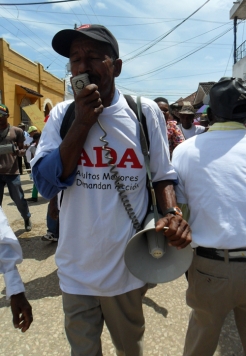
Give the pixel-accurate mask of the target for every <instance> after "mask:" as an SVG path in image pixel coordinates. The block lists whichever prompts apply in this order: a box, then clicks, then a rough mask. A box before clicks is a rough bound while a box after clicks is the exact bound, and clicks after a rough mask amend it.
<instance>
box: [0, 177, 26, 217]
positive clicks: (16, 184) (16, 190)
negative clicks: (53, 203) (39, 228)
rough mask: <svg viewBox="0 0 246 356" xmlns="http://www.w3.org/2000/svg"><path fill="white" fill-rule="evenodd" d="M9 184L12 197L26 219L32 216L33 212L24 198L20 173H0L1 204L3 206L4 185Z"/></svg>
mask: <svg viewBox="0 0 246 356" xmlns="http://www.w3.org/2000/svg"><path fill="white" fill-rule="evenodd" d="M5 185H7V187H8V190H9V195H10V198H11V199H12V200H13V202H14V203H15V204H16V206H17V209H18V210H19V212H20V214H21V216H22V217H23V219H24V220H27V219H28V218H30V216H31V214H30V212H29V208H28V205H27V201H26V199H25V198H24V192H23V190H22V187H21V180H20V175H19V174H0V205H1V206H2V201H3V192H4V186H5Z"/></svg>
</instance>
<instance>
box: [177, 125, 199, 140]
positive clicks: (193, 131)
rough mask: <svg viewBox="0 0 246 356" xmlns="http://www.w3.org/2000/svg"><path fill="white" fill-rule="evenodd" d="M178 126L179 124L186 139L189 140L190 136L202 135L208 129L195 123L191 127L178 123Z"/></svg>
mask: <svg viewBox="0 0 246 356" xmlns="http://www.w3.org/2000/svg"><path fill="white" fill-rule="evenodd" d="M178 126H179V128H180V130H181V131H182V133H183V135H184V137H185V139H186V140H188V138H191V137H193V136H196V135H200V134H201V133H203V132H204V131H205V129H206V128H205V127H204V126H201V125H194V124H192V125H191V127H190V128H189V129H185V128H184V127H183V126H182V125H178Z"/></svg>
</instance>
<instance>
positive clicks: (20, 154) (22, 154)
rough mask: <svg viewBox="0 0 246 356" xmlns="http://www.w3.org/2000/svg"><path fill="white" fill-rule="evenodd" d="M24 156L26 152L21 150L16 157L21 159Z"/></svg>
mask: <svg viewBox="0 0 246 356" xmlns="http://www.w3.org/2000/svg"><path fill="white" fill-rule="evenodd" d="M25 154H26V150H25V149H23V148H22V149H21V150H18V153H17V156H19V157H23V156H25Z"/></svg>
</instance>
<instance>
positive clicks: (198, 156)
mask: <svg viewBox="0 0 246 356" xmlns="http://www.w3.org/2000/svg"><path fill="white" fill-rule="evenodd" d="M245 147H246V131H245V130H231V131H212V132H209V131H208V132H206V135H199V136H195V137H192V138H190V139H189V140H187V141H185V142H183V143H182V145H179V146H178V147H177V148H176V149H175V151H174V153H173V158H172V163H173V166H174V168H175V170H176V171H177V173H178V177H179V184H178V185H177V186H176V187H175V189H176V196H177V201H178V203H182V204H188V206H189V209H190V219H189V224H190V226H191V230H192V240H193V246H197V245H198V246H203V247H211V248H218V249H236V248H244V247H246V209H245V204H246V183H245V182H246V150H245Z"/></svg>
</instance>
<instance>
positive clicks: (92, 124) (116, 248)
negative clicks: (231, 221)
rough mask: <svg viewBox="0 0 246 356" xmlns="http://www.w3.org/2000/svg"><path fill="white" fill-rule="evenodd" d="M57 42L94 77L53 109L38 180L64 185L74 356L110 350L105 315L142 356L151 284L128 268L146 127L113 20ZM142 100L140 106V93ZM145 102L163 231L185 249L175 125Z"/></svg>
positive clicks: (144, 200) (63, 279) (76, 67)
mask: <svg viewBox="0 0 246 356" xmlns="http://www.w3.org/2000/svg"><path fill="white" fill-rule="evenodd" d="M52 46H53V48H54V50H55V51H56V52H58V53H59V54H61V55H62V56H65V57H67V58H69V60H70V64H71V73H72V78H74V77H77V76H80V80H82V79H83V80H84V79H86V85H83V86H81V87H77V88H74V101H65V102H63V103H60V104H58V105H57V106H56V107H54V108H53V109H52V110H51V112H50V117H49V120H48V122H47V124H46V126H45V128H44V130H43V132H42V135H41V138H40V142H39V146H38V149H37V152H36V156H35V158H34V159H33V160H32V161H31V165H32V172H33V177H34V181H35V185H36V186H37V188H38V191H39V192H40V193H41V194H42V195H43V196H44V197H45V198H47V199H50V198H52V197H53V196H55V195H56V194H57V193H59V192H60V191H63V194H62V204H61V207H60V230H59V231H60V237H59V243H58V247H57V251H56V263H57V265H58V276H59V279H60V286H61V289H62V292H63V309H64V312H65V329H66V334H67V337H68V340H69V343H70V345H71V349H72V355H73V356H79V355H83V356H101V355H102V347H101V333H102V329H103V324H104V321H105V323H106V325H107V327H108V329H109V331H110V334H111V337H112V341H113V343H114V345H115V348H116V353H117V355H124V356H141V355H143V334H144V329H145V326H144V316H143V310H142V297H143V295H144V294H145V292H146V290H147V287H146V283H145V282H144V281H142V280H141V279H139V278H137V277H135V276H134V275H133V274H132V273H131V272H130V271H129V270H128V268H127V267H126V264H125V260H124V252H125V248H126V245H127V243H128V241H129V240H130V239H131V238H132V237H133V236H134V234H136V228H135V223H134V224H133V221H132V219H131V218H130V216H131V217H132V218H133V219H134V221H136V220H137V221H138V222H139V223H140V224H141V223H142V221H143V219H144V217H145V214H146V211H147V207H148V191H147V187H146V168H145V162H144V156H143V153H142V150H141V144H140V125H139V123H138V120H137V117H136V115H135V113H134V111H133V109H131V108H130V107H129V105H128V102H127V100H126V98H125V97H124V95H123V94H122V93H121V92H120V91H119V90H118V89H117V88H116V87H115V78H116V77H118V76H119V75H120V73H121V67H122V61H121V59H120V58H119V47H118V43H117V40H116V39H115V37H114V36H113V34H112V33H111V32H110V31H109V30H108V29H107V28H105V27H104V26H101V25H83V26H80V27H79V28H77V29H75V30H72V29H68V30H62V31H60V32H58V33H57V34H56V35H55V36H54V38H53V41H52ZM81 75H83V77H82V79H81ZM71 82H72V83H76V82H77V79H75V80H74V79H72V81H71ZM132 101H133V103H134V105H135V106H136V98H132ZM141 101H142V111H143V114H144V116H145V117H146V124H147V129H148V133H149V141H150V146H149V151H150V172H151V176H152V180H153V182H154V183H155V192H156V195H157V200H158V203H159V206H160V208H161V210H162V213H163V215H164V217H163V218H161V219H159V220H158V222H157V224H156V230H157V231H163V232H164V230H163V229H164V227H168V231H167V232H166V236H167V238H168V241H169V244H171V245H172V246H175V247H176V248H177V249H183V248H185V247H186V246H187V245H188V244H189V243H190V242H191V236H190V228H189V225H188V224H187V222H186V221H184V220H183V219H182V216H181V215H180V211H179V210H178V209H177V208H176V199H175V193H174V190H173V182H175V181H176V179H177V175H176V172H175V171H174V169H173V167H172V165H171V163H170V160H169V156H170V155H169V151H168V142H167V134H166V125H165V121H164V120H163V115H162V113H161V111H160V110H159V108H158V106H157V104H156V103H154V102H153V101H152V100H149V99H146V98H142V100H141ZM134 105H133V106H134ZM70 119H71V120H70ZM72 119H73V120H72ZM69 122H70V127H69V125H67V124H68V123H69ZM71 122H72V124H71ZM64 127H65V128H66V127H67V130H65V131H66V132H65V134H64ZM61 136H62V137H61ZM109 154H110V156H109ZM60 200H61V199H60ZM123 200H124V202H123ZM163 238H164V236H163Z"/></svg>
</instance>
